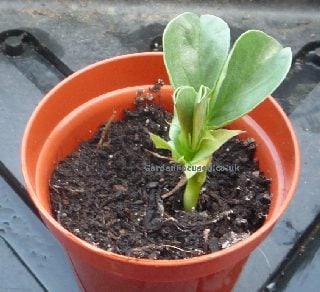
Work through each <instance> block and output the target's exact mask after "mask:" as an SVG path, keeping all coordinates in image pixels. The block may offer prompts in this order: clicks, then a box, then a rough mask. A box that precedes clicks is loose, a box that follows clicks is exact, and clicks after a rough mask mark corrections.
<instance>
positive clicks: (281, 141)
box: [22, 53, 300, 292]
mask: <svg viewBox="0 0 320 292" xmlns="http://www.w3.org/2000/svg"><path fill="white" fill-rule="evenodd" d="M159 78H161V79H163V80H165V82H166V83H168V78H167V74H166V70H165V68H164V65H163V59H162V54H161V53H142V54H133V55H126V56H122V57H116V58H112V59H109V60H106V61H102V62H99V63H97V64H94V65H92V66H89V67H87V68H85V69H83V70H81V71H79V72H77V73H75V74H73V75H71V76H70V77H68V78H67V79H65V80H64V81H63V82H61V83H60V84H59V85H57V86H56V87H55V88H54V89H53V90H52V91H50V92H49V93H48V94H47V95H46V97H45V98H44V99H43V101H42V102H41V103H40V104H39V106H38V107H37V109H36V110H35V112H34V113H33V115H32V117H31V119H30V121H29V123H28V125H27V128H26V131H25V135H24V137H23V142H22V170H23V175H24V178H25V182H26V185H27V188H28V191H29V194H30V197H31V199H32V200H33V202H34V204H35V205H36V207H37V208H38V210H39V212H40V215H41V217H42V219H43V221H44V222H45V224H46V225H47V227H48V228H49V229H50V230H51V232H52V233H53V234H54V235H55V236H56V237H57V238H58V239H59V241H60V242H61V243H62V245H63V246H64V248H65V249H66V251H67V253H68V255H69V257H70V259H71V261H72V263H73V266H74V269H75V271H76V273H77V275H78V278H79V282H80V285H81V286H82V287H83V288H84V289H85V290H86V291H120V292H121V291H130V292H131V291H153V292H156V291H229V290H231V288H232V287H233V285H234V283H235V281H236V280H237V278H238V276H239V273H240V272H241V269H242V266H243V265H244V263H245V262H246V259H247V257H248V256H249V255H250V253H251V252H252V251H253V250H254V249H255V248H256V247H257V246H258V245H259V243H260V242H261V241H262V240H263V239H264V238H265V237H266V236H267V235H268V233H270V231H271V229H272V228H273V226H274V225H275V223H276V222H277V220H278V219H279V218H280V216H281V215H282V214H283V212H284V210H285V209H286V208H287V206H288V204H289V202H290V200H291V199H292V196H293V193H294V190H295V188H296V185H297V182H298V176H299V171H300V156H299V147H298V143H297V139H296V136H295V134H294V131H293V129H292V126H291V123H290V121H289V120H288V118H287V117H286V115H285V114H284V112H283V111H282V109H281V108H280V106H279V105H278V104H277V103H276V102H275V101H274V99H272V98H271V97H269V98H268V99H267V100H266V101H265V102H263V103H262V104H261V105H260V106H259V107H257V108H256V109H255V110H254V111H253V112H251V113H250V114H249V115H247V116H245V117H243V118H241V119H239V120H238V121H236V122H235V123H233V124H232V125H231V126H230V127H231V128H235V129H242V130H245V131H246V133H245V135H244V136H250V137H254V138H255V140H256V142H257V145H258V147H257V153H256V155H257V158H258V159H259V162H260V168H261V170H262V171H264V173H265V175H266V176H268V177H270V178H272V185H271V192H272V203H271V209H270V212H269V215H268V217H267V220H266V222H265V223H264V225H263V226H262V227H261V228H260V229H259V230H257V231H256V232H255V233H254V234H253V235H251V236H250V237H248V238H247V239H245V240H243V241H241V242H240V243H237V244H235V245H234V246H232V247H230V248H228V249H225V250H222V251H219V252H215V253H212V254H209V255H204V256H199V257H196V258H192V259H186V260H171V261H168V260H145V259H135V258H130V257H125V256H121V255H117V254H114V253H111V252H107V251H104V250H102V249H99V248H97V247H94V246H92V245H90V244H89V243H87V242H85V241H83V240H81V239H79V238H78V237H76V236H75V235H73V234H71V233H70V232H68V231H67V230H66V229H64V228H63V227H62V226H61V225H60V224H59V223H58V222H57V221H56V220H55V219H54V218H53V217H52V214H51V207H50V198H49V187H48V181H49V178H50V176H51V173H52V171H53V169H54V167H55V165H56V163H57V162H58V161H59V160H61V159H63V158H64V157H65V156H66V155H67V154H69V153H70V152H71V151H73V150H75V149H76V147H77V146H78V145H79V143H80V142H81V141H83V140H85V139H88V138H90V137H91V136H92V135H93V133H94V131H95V130H96V129H97V128H98V126H99V125H100V124H102V123H103V122H105V121H106V120H108V118H109V117H110V116H111V114H112V112H113V110H116V111H117V118H121V116H122V110H123V109H125V108H130V107H132V106H133V101H134V98H135V92H136V90H137V89H138V88H141V87H142V86H143V85H145V84H153V83H154V82H155V81H156V80H157V79H159ZM171 95H172V89H171V88H170V87H169V86H165V87H164V88H162V89H161V97H159V98H156V102H158V103H160V104H162V105H163V106H164V107H165V108H166V109H167V110H172V98H171Z"/></svg>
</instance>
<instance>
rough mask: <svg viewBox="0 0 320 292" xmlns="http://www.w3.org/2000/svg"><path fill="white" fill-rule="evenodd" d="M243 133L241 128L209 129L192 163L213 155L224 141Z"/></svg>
mask: <svg viewBox="0 0 320 292" xmlns="http://www.w3.org/2000/svg"><path fill="white" fill-rule="evenodd" d="M241 133H243V131H241V130H227V129H217V130H211V131H207V133H206V135H205V136H204V138H203V139H202V141H201V144H200V149H199V151H198V152H197V153H196V155H195V156H194V157H193V159H192V161H191V164H196V163H198V162H199V161H202V160H204V159H206V158H208V157H211V155H212V153H214V152H215V151H217V150H218V149H219V148H220V147H221V146H222V145H223V144H224V143H226V142H227V141H228V140H229V139H231V138H232V137H234V136H237V135H239V134H241Z"/></svg>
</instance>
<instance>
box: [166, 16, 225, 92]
mask: <svg viewBox="0 0 320 292" xmlns="http://www.w3.org/2000/svg"><path fill="white" fill-rule="evenodd" d="M229 46H230V29H229V27H228V25H227V24H226V23H225V22H224V21H223V20H222V19H220V18H219V17H216V16H213V15H201V16H200V17H199V16H198V15H196V14H193V13H191V12H186V13H183V14H181V15H179V16H177V17H176V18H174V19H173V20H171V21H170V22H169V24H168V25H167V27H166V28H165V30H164V34H163V50H164V52H165V54H164V62H165V65H166V67H167V71H168V73H169V78H170V83H171V85H172V86H173V87H174V88H175V89H177V88H178V87H180V86H186V85H188V86H191V87H193V88H194V89H195V90H196V91H197V92H198V91H199V89H200V86H201V85H204V86H206V87H209V88H210V89H212V88H214V87H215V84H216V82H217V80H218V77H219V74H220V71H221V69H222V66H223V64H224V63H225V61H226V59H227V56H228V51H229Z"/></svg>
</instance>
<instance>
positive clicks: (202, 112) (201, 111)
mask: <svg viewBox="0 0 320 292" xmlns="http://www.w3.org/2000/svg"><path fill="white" fill-rule="evenodd" d="M209 94H210V89H209V88H208V87H205V86H201V87H200V90H199V92H198V93H197V97H196V103H195V105H194V112H193V126H192V128H193V129H192V146H191V148H192V150H194V151H195V150H197V148H198V146H199V144H200V140H201V137H202V134H203V131H204V130H205V124H206V120H207V107H208V102H209V101H208V98H209Z"/></svg>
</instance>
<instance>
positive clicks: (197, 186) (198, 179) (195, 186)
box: [183, 171, 207, 211]
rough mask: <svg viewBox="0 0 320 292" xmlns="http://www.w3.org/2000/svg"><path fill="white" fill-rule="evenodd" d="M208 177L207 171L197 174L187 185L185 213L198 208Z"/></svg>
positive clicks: (184, 203) (184, 196)
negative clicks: (200, 195)
mask: <svg viewBox="0 0 320 292" xmlns="http://www.w3.org/2000/svg"><path fill="white" fill-rule="evenodd" d="M206 177H207V171H202V172H198V173H196V174H195V175H194V176H193V177H191V178H190V179H189V180H188V182H187V185H186V188H185V190H184V195H183V207H184V210H185V211H192V210H194V209H195V208H196V207H197V204H198V199H199V194H200V190H201V187H202V185H203V184H204V182H205V180H206Z"/></svg>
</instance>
